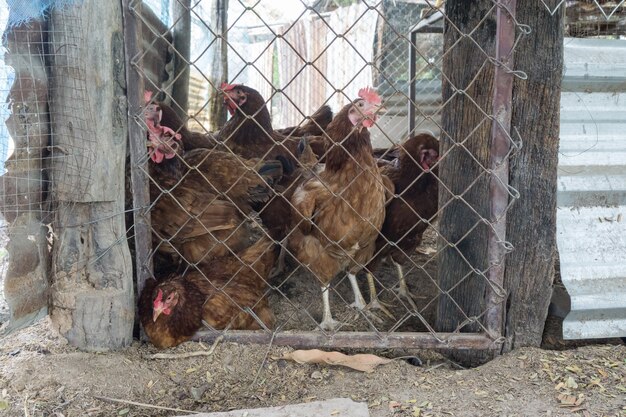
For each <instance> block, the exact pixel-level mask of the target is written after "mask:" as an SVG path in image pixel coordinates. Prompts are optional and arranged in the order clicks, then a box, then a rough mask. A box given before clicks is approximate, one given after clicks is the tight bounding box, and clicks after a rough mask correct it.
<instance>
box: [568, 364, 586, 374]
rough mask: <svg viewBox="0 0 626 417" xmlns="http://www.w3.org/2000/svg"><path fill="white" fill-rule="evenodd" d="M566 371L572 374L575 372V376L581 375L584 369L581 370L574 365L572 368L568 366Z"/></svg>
mask: <svg viewBox="0 0 626 417" xmlns="http://www.w3.org/2000/svg"><path fill="white" fill-rule="evenodd" d="M565 369H567V370H568V371H570V372H573V373H575V374H581V373H582V372H583V370H582V369H580V368H579V367H578V366H576V365H572V366H566V367H565Z"/></svg>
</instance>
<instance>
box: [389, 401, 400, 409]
mask: <svg viewBox="0 0 626 417" xmlns="http://www.w3.org/2000/svg"><path fill="white" fill-rule="evenodd" d="M400 407H402V403H399V402H398V401H389V410H391V411H395V410H396V409H397V408H400Z"/></svg>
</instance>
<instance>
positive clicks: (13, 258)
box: [0, 20, 50, 332]
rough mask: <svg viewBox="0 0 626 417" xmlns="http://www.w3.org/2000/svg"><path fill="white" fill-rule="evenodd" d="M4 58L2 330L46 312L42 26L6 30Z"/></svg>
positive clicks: (46, 123)
mask: <svg viewBox="0 0 626 417" xmlns="http://www.w3.org/2000/svg"><path fill="white" fill-rule="evenodd" d="M4 37H5V46H6V48H7V53H6V55H5V59H6V62H7V64H8V65H10V66H11V67H12V68H13V69H14V70H15V81H14V83H13V86H12V87H11V91H10V94H9V100H10V103H11V116H10V117H9V118H8V119H7V121H6V124H7V128H8V131H9V133H10V135H11V137H12V139H13V140H14V143H15V152H14V153H13V155H12V156H11V157H10V158H9V159H8V161H7V162H6V169H7V172H6V173H5V174H4V176H3V177H2V180H1V182H0V184H1V186H2V193H1V194H2V196H1V198H2V205H1V207H2V212H3V214H4V217H5V219H6V221H7V222H8V223H9V227H8V234H9V243H8V245H7V250H8V252H9V269H8V272H7V275H6V278H5V281H4V296H5V299H6V301H7V304H8V305H9V308H10V311H11V322H10V325H9V327H7V328H6V329H5V331H6V332H8V331H11V330H16V329H19V328H21V327H24V326H27V325H29V324H31V323H33V322H34V321H36V320H37V319H38V318H41V317H44V316H45V315H46V314H47V307H48V267H49V262H50V254H49V250H48V242H47V241H46V228H45V227H44V225H43V224H42V223H43V222H44V221H46V220H47V219H45V220H44V216H45V214H46V210H45V208H44V197H43V195H44V192H45V187H44V182H45V181H44V180H45V178H44V175H43V172H44V171H43V157H44V155H45V154H46V147H47V146H48V140H49V135H50V124H49V119H48V77H47V74H46V67H45V62H44V55H45V52H44V43H45V42H46V35H45V24H44V23H43V21H41V20H35V21H32V22H31V23H29V24H23V25H20V26H17V27H14V28H12V29H8V30H7V31H6V32H5V33H4Z"/></svg>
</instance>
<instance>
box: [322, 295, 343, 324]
mask: <svg viewBox="0 0 626 417" xmlns="http://www.w3.org/2000/svg"><path fill="white" fill-rule="evenodd" d="M322 303H323V304H324V312H323V315H322V322H321V323H320V328H321V329H322V330H326V331H329V332H332V331H334V330H337V329H338V328H339V326H341V325H342V324H343V323H341V322H339V321H337V320H335V319H334V318H333V315H332V313H331V312H330V284H329V285H326V286H324V287H322Z"/></svg>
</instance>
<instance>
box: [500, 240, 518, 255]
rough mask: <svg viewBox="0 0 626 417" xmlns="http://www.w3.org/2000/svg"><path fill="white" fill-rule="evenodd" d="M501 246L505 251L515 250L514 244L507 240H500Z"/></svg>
mask: <svg viewBox="0 0 626 417" xmlns="http://www.w3.org/2000/svg"><path fill="white" fill-rule="evenodd" d="M502 246H503V247H504V249H505V250H506V253H511V252H513V251H514V250H515V246H513V244H512V243H511V242H509V241H506V240H505V241H504V242H502Z"/></svg>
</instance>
